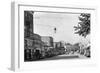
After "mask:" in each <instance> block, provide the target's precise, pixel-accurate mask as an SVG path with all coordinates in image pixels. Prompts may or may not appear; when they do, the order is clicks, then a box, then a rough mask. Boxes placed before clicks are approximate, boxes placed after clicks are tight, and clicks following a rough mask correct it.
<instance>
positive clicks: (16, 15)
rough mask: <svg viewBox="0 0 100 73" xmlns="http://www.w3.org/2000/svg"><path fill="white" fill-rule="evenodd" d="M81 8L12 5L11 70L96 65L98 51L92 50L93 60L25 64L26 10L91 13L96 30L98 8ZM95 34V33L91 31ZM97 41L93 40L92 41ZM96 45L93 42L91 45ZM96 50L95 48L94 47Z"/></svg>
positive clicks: (92, 24) (92, 26)
mask: <svg viewBox="0 0 100 73" xmlns="http://www.w3.org/2000/svg"><path fill="white" fill-rule="evenodd" d="M79 7H80V6H73V7H72V6H67V7H57V6H40V5H32V4H31V3H30V4H25V3H18V2H16V3H12V59H11V63H12V64H11V69H13V70H14V71H18V70H31V69H34V70H35V69H48V68H52V69H53V68H61V67H73V66H74V67H76V66H87V65H95V64H96V49H95V50H94V49H91V52H92V54H91V55H92V57H91V59H76V60H57V61H42V62H40V61H38V62H24V51H23V50H24V46H22V45H24V13H23V12H24V10H35V11H50V12H61V13H65V12H69V13H70V12H72V13H91V21H92V22H91V28H92V29H93V30H94V24H95V23H96V22H95V21H96V16H95V14H96V8H94V7H92V8H88V7H80V8H79ZM91 32H92V34H91V36H93V34H94V33H95V32H94V31H91ZM94 40H95V39H93V38H91V41H94ZM93 44H94V43H92V42H91V45H93ZM92 48H95V46H92Z"/></svg>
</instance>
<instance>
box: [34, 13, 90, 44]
mask: <svg viewBox="0 0 100 73" xmlns="http://www.w3.org/2000/svg"><path fill="white" fill-rule="evenodd" d="M79 15H80V14H72V13H50V12H34V15H33V16H34V18H33V22H34V26H33V27H34V33H37V34H39V35H41V36H52V37H53V38H54V41H55V42H58V41H65V42H66V43H72V44H74V43H77V42H83V43H84V42H85V43H86V42H88V41H87V40H89V38H88V39H87V38H85V39H84V38H83V37H81V36H79V35H78V34H75V30H74V26H77V25H78V22H79V19H78V16H79ZM54 28H56V33H55V31H54Z"/></svg>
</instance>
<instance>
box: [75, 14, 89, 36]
mask: <svg viewBox="0 0 100 73" xmlns="http://www.w3.org/2000/svg"><path fill="white" fill-rule="evenodd" d="M79 21H80V22H79V23H78V25H77V26H74V28H75V31H76V32H75V34H79V35H80V36H83V37H86V36H87V35H88V34H90V14H87V13H82V14H80V16H79Z"/></svg>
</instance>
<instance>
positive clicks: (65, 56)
mask: <svg viewBox="0 0 100 73" xmlns="http://www.w3.org/2000/svg"><path fill="white" fill-rule="evenodd" d="M75 58H79V56H78V55H66V54H65V55H58V56H54V57H51V58H46V59H42V60H43V61H44V60H62V59H75Z"/></svg>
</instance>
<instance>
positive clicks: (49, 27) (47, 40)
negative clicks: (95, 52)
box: [23, 11, 91, 62]
mask: <svg viewBox="0 0 100 73" xmlns="http://www.w3.org/2000/svg"><path fill="white" fill-rule="evenodd" d="M90 25H91V14H89V13H67V12H49V11H48V12H46V11H44V12H42V11H24V41H23V42H24V62H32V61H46V60H48V61H49V60H68V59H88V58H91V45H90V44H91V41H90V33H91V28H90Z"/></svg>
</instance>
